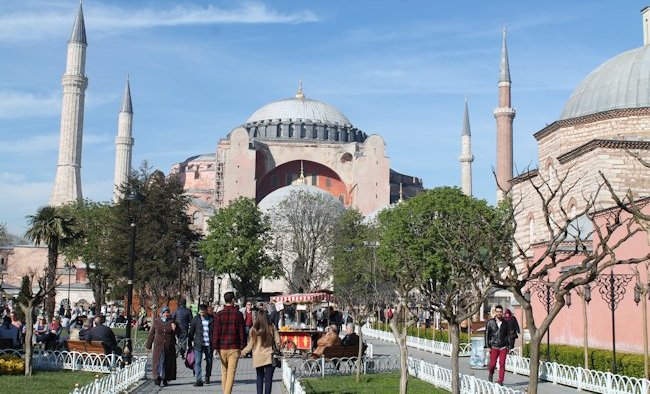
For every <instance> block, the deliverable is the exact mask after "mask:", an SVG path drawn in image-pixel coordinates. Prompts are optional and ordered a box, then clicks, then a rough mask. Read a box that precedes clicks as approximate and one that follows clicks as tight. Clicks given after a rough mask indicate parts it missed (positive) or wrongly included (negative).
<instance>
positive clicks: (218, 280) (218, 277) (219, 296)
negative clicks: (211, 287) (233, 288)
mask: <svg viewBox="0 0 650 394" xmlns="http://www.w3.org/2000/svg"><path fill="white" fill-rule="evenodd" d="M221 281H223V278H222V277H220V276H217V305H219V304H220V303H221Z"/></svg>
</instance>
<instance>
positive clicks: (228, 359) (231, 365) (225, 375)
mask: <svg viewBox="0 0 650 394" xmlns="http://www.w3.org/2000/svg"><path fill="white" fill-rule="evenodd" d="M240 354H241V352H240V350H239V349H222V350H219V358H220V359H221V388H222V389H223V393H224V394H231V393H232V386H233V385H234V384H235V373H236V372H237V364H238V363H239V355H240Z"/></svg>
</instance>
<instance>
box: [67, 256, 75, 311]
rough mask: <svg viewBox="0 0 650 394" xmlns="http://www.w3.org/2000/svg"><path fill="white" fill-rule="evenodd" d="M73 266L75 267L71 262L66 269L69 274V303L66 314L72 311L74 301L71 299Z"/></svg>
mask: <svg viewBox="0 0 650 394" xmlns="http://www.w3.org/2000/svg"><path fill="white" fill-rule="evenodd" d="M73 268H75V266H74V265H72V264H70V263H68V264H67V265H66V271H67V274H68V304H67V305H66V315H67V314H71V313H72V302H71V301H70V277H71V276H72V269H73Z"/></svg>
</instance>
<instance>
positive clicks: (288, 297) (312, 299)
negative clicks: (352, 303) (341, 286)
mask: <svg viewBox="0 0 650 394" xmlns="http://www.w3.org/2000/svg"><path fill="white" fill-rule="evenodd" d="M271 301H272V302H281V303H283V304H303V303H304V304H315V303H318V302H323V301H329V302H332V301H334V296H333V295H332V294H327V293H298V294H282V295H279V296H275V297H271Z"/></svg>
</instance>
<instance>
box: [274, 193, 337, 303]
mask: <svg viewBox="0 0 650 394" xmlns="http://www.w3.org/2000/svg"><path fill="white" fill-rule="evenodd" d="M343 211H344V207H343V205H341V203H340V202H339V201H337V200H336V199H334V198H333V197H332V196H328V195H323V194H316V193H312V192H310V191H306V190H298V191H292V192H291V193H290V194H289V196H287V197H286V198H285V199H284V200H282V201H281V202H280V203H279V205H278V206H277V207H276V208H275V209H274V210H273V211H272V212H271V215H270V216H271V231H272V233H273V234H274V238H275V240H274V242H275V245H273V248H274V249H275V250H276V251H277V253H278V254H279V256H280V258H281V259H282V270H283V273H284V277H285V278H286V280H287V282H288V284H289V288H290V289H291V291H294V292H296V291H299V290H300V289H302V290H303V291H310V290H315V289H318V288H319V287H323V286H325V285H326V284H327V283H328V282H329V281H330V280H331V267H330V264H329V263H330V259H331V252H332V251H331V249H332V244H333V241H332V239H333V230H334V228H335V227H336V223H337V221H338V219H339V217H340V216H341V215H342V214H343Z"/></svg>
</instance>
